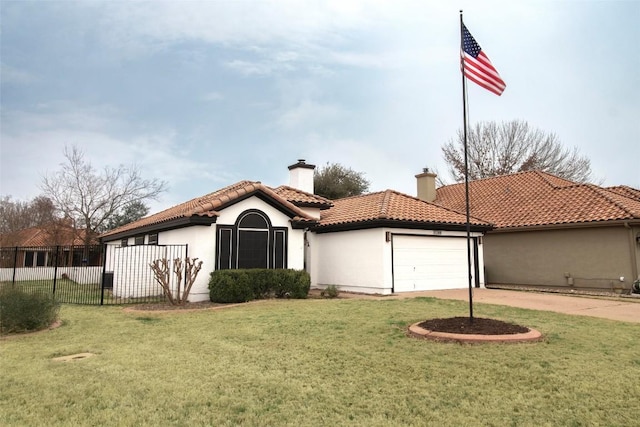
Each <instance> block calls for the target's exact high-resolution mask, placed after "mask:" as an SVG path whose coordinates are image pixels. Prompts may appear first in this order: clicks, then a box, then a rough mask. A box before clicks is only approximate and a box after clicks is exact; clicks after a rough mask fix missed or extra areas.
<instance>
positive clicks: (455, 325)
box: [419, 317, 529, 335]
mask: <svg viewBox="0 0 640 427" xmlns="http://www.w3.org/2000/svg"><path fill="white" fill-rule="evenodd" d="M419 326H420V327H421V328H424V329H428V330H430V331H434V332H447V333H451V334H476V335H511V334H522V333H526V332H529V328H525V327H524V326H520V325H515V324H513V323H507V322H503V321H501V320H496V319H486V318H482V317H474V318H473V321H470V318H469V317H449V318H446V319H429V320H426V321H424V322H422V323H420V324H419Z"/></svg>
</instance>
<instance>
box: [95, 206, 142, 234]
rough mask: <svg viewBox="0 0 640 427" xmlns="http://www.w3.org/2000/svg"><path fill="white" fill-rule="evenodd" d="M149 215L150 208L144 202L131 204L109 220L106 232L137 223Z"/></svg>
mask: <svg viewBox="0 0 640 427" xmlns="http://www.w3.org/2000/svg"><path fill="white" fill-rule="evenodd" d="M148 213H149V207H148V206H147V205H145V204H144V203H143V202H141V201H139V200H137V201H135V202H131V203H129V204H128V205H126V206H124V207H123V208H122V209H120V211H119V212H116V213H115V214H114V215H113V216H112V217H111V218H109V220H108V221H107V225H106V227H105V231H108V230H113V229H114V228H118V227H121V226H123V225H125V224H129V223H130V222H133V221H137V220H139V219H140V218H142V217H143V216H145V215H147V214H148Z"/></svg>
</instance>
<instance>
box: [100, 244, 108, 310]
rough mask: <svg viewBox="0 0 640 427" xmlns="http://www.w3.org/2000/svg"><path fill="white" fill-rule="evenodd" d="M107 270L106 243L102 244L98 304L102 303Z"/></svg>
mask: <svg viewBox="0 0 640 427" xmlns="http://www.w3.org/2000/svg"><path fill="white" fill-rule="evenodd" d="M106 272H107V244H106V243H105V244H104V245H102V280H101V281H100V305H104V282H105V276H106V274H105V273H106Z"/></svg>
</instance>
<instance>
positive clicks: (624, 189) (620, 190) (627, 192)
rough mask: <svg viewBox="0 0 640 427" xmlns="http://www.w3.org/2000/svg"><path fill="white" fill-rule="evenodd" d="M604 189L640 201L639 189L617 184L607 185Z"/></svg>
mask: <svg viewBox="0 0 640 427" xmlns="http://www.w3.org/2000/svg"><path fill="white" fill-rule="evenodd" d="M605 190H608V191H611V192H613V193H616V194H618V195H620V196H624V197H628V198H629V199H633V200H638V201H640V190H638V189H635V188H632V187H629V186H626V185H618V186H616V187H607V188H605Z"/></svg>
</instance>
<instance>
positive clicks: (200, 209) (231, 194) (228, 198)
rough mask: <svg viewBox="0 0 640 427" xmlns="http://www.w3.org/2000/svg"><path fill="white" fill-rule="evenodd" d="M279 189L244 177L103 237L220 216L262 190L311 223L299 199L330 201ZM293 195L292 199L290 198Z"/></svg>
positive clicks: (284, 207)
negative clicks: (235, 203)
mask: <svg viewBox="0 0 640 427" xmlns="http://www.w3.org/2000/svg"><path fill="white" fill-rule="evenodd" d="M279 188H280V187H279ZM279 192H280V194H279V193H278V192H277V191H275V190H273V189H271V188H270V187H268V186H266V185H263V184H262V183H260V182H258V181H240V182H238V183H236V184H233V185H230V186H228V187H225V188H222V189H220V190H217V191H214V192H213V193H209V194H207V195H204V196H202V197H196V198H195V199H191V200H189V201H187V202H184V203H181V204H179V205H176V206H173V207H171V208H169V209H165V210H163V211H161V212H158V213H156V214H153V215H150V216H147V217H144V218H142V219H139V220H138V221H134V222H132V223H129V224H126V225H123V226H122V227H118V228H116V229H114V230H111V231H108V232H106V233H104V234H102V236H100V237H103V238H104V237H109V236H113V235H115V234H120V233H126V232H132V231H134V230H137V229H139V228H142V227H148V226H157V225H162V224H165V223H169V222H171V221H175V220H180V219H188V218H192V217H208V218H213V217H217V216H219V215H220V213H219V212H218V210H219V209H221V208H224V207H225V206H227V205H229V204H232V203H234V202H236V201H239V200H242V199H244V198H246V197H250V196H252V195H256V194H261V195H263V196H266V197H268V198H269V199H271V200H274V201H275V202H277V203H278V204H279V205H281V206H282V208H283V209H285V210H287V211H289V212H290V214H291V216H292V219H293V220H294V221H299V222H305V221H308V222H310V223H314V222H315V220H314V219H313V218H312V217H310V216H309V215H308V214H306V213H305V212H304V211H303V210H301V209H300V208H299V207H298V206H296V201H297V200H307V199H308V200H310V201H311V200H313V201H315V202H317V203H321V201H324V202H328V201H327V200H326V199H322V198H319V197H317V196H313V195H309V194H308V193H304V192H302V191H298V190H295V189H292V188H290V187H287V188H283V189H281V190H280V191H279ZM310 196H311V197H310ZM290 199H292V201H290ZM324 202H322V203H324Z"/></svg>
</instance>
